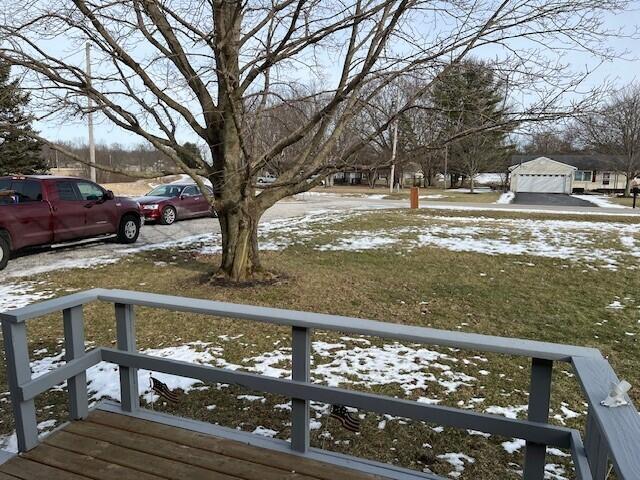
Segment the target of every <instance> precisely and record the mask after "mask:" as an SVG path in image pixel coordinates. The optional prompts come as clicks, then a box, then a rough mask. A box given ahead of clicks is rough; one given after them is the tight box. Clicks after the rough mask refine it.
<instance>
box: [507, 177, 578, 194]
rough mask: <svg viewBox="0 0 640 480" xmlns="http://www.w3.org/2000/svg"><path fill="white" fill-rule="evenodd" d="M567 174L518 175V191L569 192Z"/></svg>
mask: <svg viewBox="0 0 640 480" xmlns="http://www.w3.org/2000/svg"><path fill="white" fill-rule="evenodd" d="M566 178H567V177H566V176H565V175H518V182H517V184H516V192H530V193H567V190H566V188H565V185H566Z"/></svg>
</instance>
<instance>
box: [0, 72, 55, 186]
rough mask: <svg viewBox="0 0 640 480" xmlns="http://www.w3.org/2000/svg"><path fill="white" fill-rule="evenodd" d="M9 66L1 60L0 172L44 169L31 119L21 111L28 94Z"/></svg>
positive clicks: (45, 166)
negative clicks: (32, 134) (22, 89)
mask: <svg viewBox="0 0 640 480" xmlns="http://www.w3.org/2000/svg"><path fill="white" fill-rule="evenodd" d="M10 74H11V67H10V66H9V65H8V64H7V63H0V175H10V174H22V175H33V174H38V173H46V172H47V170H48V167H47V163H46V161H45V160H44V158H42V155H41V151H40V150H41V147H42V145H41V143H40V142H39V141H38V140H36V139H34V138H33V137H31V136H30V135H29V134H30V133H33V129H32V128H31V119H30V118H29V116H28V115H27V114H26V113H25V112H24V107H25V106H26V105H27V103H28V102H29V94H28V93H25V92H23V91H21V89H20V86H19V84H18V81H17V80H11V75H10Z"/></svg>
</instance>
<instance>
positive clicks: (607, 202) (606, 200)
mask: <svg viewBox="0 0 640 480" xmlns="http://www.w3.org/2000/svg"><path fill="white" fill-rule="evenodd" d="M572 197H575V198H579V199H580V200H585V201H587V202H590V203H593V204H594V205H597V206H598V207H601V208H630V207H627V206H625V205H620V204H619V203H613V202H611V197H607V196H605V195H572Z"/></svg>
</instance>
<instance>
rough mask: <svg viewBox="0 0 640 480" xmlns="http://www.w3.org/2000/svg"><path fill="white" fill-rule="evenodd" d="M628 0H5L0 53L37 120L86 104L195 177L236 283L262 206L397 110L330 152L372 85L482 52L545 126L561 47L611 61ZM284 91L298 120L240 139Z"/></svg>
mask: <svg viewBox="0 0 640 480" xmlns="http://www.w3.org/2000/svg"><path fill="white" fill-rule="evenodd" d="M627 4H628V2H627V1H626V0H606V1H602V0H554V1H552V2H549V1H548V0H512V1H508V0H504V1H503V0H474V1H471V0H460V1H455V2H450V3H446V4H444V5H443V4H442V3H439V2H432V1H429V0H340V1H338V0H116V1H106V0H15V1H13V2H11V7H10V11H9V9H6V10H5V14H4V18H2V19H0V41H1V44H0V45H1V46H0V59H2V60H5V61H8V62H9V63H11V64H12V65H14V66H16V67H17V69H22V73H21V74H22V75H24V84H25V85H29V86H30V89H31V92H32V102H33V105H34V106H35V107H37V113H38V116H39V117H40V118H41V119H46V120H47V121H50V122H54V121H61V122H62V121H66V120H67V119H69V118H77V117H78V116H83V115H86V114H87V113H88V111H87V108H88V107H87V102H86V97H87V96H88V97H90V98H91V99H92V102H93V107H92V110H93V111H94V113H95V114H96V116H97V117H101V118H102V119H106V120H108V121H110V122H112V123H113V124H115V125H116V126H117V127H119V128H121V129H123V130H124V131H126V132H129V133H130V134H132V135H137V136H139V137H141V138H142V139H144V140H146V141H147V142H149V143H151V144H152V145H154V147H156V148H157V149H159V150H160V151H162V152H163V153H165V154H166V155H168V156H169V157H170V158H171V159H172V160H173V161H174V162H175V164H176V165H177V166H178V167H179V168H180V169H181V170H183V171H184V172H186V173H188V174H189V175H191V176H192V177H193V179H194V180H195V181H196V183H198V184H200V185H201V184H202V181H201V179H200V177H199V176H198V174H202V175H205V176H206V177H208V178H209V179H210V180H211V182H212V183H213V186H214V198H211V199H210V201H211V202H212V204H214V206H215V208H216V210H217V211H218V212H219V221H220V226H221V231H222V247H223V249H222V261H221V266H220V273H221V274H222V275H223V276H224V277H225V278H226V279H229V280H231V281H244V280H246V279H248V278H250V277H252V276H253V275H254V274H255V273H256V272H259V271H260V262H259V256H258V240H257V228H258V221H259V219H260V217H261V215H262V214H263V212H264V211H265V210H266V209H267V208H269V207H270V206H272V205H273V204H274V203H275V202H277V201H278V200H280V199H282V198H284V197H286V196H289V195H292V194H295V193H298V192H302V191H305V190H308V189H309V188H312V187H313V186H315V185H317V184H318V183H319V182H320V181H321V179H322V178H323V177H325V176H326V175H328V174H330V173H331V172H334V171H336V170H338V169H340V168H342V167H343V166H344V165H346V164H349V163H350V162H352V161H353V159H354V158H355V156H356V154H357V152H358V151H359V150H361V149H362V148H363V147H364V146H365V145H367V144H368V143H369V140H370V139H371V138H373V137H374V136H375V135H377V134H379V133H380V132H382V131H384V130H386V129H387V128H388V126H389V124H391V123H392V122H393V121H394V119H395V118H396V117H397V115H398V114H399V112H402V111H404V110H405V109H407V108H409V107H410V106H411V104H412V101H413V98H406V99H404V100H405V101H404V103H403V104H401V105H396V106H395V108H394V111H389V112H387V119H386V121H384V122H383V123H382V124H381V125H379V126H378V127H376V128H375V129H373V130H372V131H371V132H370V134H368V135H366V136H364V138H363V137H362V136H360V137H357V138H353V139H351V141H349V142H348V143H345V144H343V145H341V148H340V149H339V150H338V149H336V148H335V146H336V144H337V143H338V141H339V140H340V139H344V135H343V134H344V133H345V130H346V129H347V126H348V125H349V124H350V122H351V121H352V119H353V118H354V117H355V116H356V115H358V113H359V112H360V111H361V110H362V109H363V108H365V106H366V105H368V103H369V101H370V100H371V99H372V98H373V97H375V96H376V95H377V94H378V92H380V91H381V90H382V89H384V88H385V87H386V86H388V85H391V84H394V83H396V82H397V81H398V79H399V78H404V77H407V76H414V77H421V78H424V79H426V80H427V81H426V82H425V88H428V84H429V82H432V81H433V80H434V79H436V78H437V77H438V76H439V75H441V74H442V72H443V71H446V69H447V68H450V67H449V66H448V65H455V64H457V63H458V62H460V61H461V60H462V59H464V58H465V57H467V56H468V55H469V54H470V53H471V52H473V51H474V50H475V49H478V48H484V47H487V46H488V45H493V46H494V47H495V49H496V51H499V57H500V61H499V64H500V65H501V67H502V68H504V69H505V70H508V71H510V72H511V74H512V76H514V77H517V78H519V80H520V82H521V84H522V87H523V88H525V85H526V88H527V89H528V92H530V93H531V92H534V93H535V94H531V95H528V97H527V98H528V99H529V100H527V103H526V104H523V105H522V106H521V107H522V108H520V109H514V111H513V115H512V117H511V118H510V119H509V121H512V122H521V121H523V120H526V119H527V118H529V117H531V116H532V115H533V116H536V117H537V116H539V115H542V114H543V115H545V116H548V117H549V118H556V117H557V116H559V115H563V114H566V112H567V110H572V109H574V108H575V106H569V105H568V104H567V102H566V101H565V99H564V97H563V94H564V93H566V92H569V91H574V90H575V89H576V87H577V86H578V85H579V84H580V82H581V80H582V79H583V78H584V75H583V74H576V72H571V71H570V70H568V69H567V68H566V67H565V65H566V63H565V62H563V61H562V56H563V55H564V52H572V51H575V50H579V51H585V50H586V51H588V52H589V53H590V54H591V55H592V56H593V57H594V58H601V59H603V60H605V59H608V58H611V56H612V52H611V51H610V50H609V49H608V48H607V46H606V42H603V40H604V39H605V38H606V37H607V36H609V35H614V34H617V33H618V32H612V31H607V30H606V29H605V28H604V27H603V23H602V20H601V18H602V16H603V15H605V14H607V13H609V12H612V11H613V12H615V11H618V10H619V9H622V8H626V7H627ZM86 42H89V43H90V44H91V46H92V49H93V52H94V55H93V57H94V62H95V65H94V68H93V72H94V73H93V77H92V78H91V79H90V80H91V81H89V79H88V78H87V77H86V75H85V73H84V70H83V68H82V60H81V54H80V52H81V49H82V47H83V46H84V44H85V43H86ZM61 49H62V50H64V51H61ZM444 59H446V60H447V61H446V62H445V61H444ZM296 82H297V83H301V84H304V85H306V86H307V87H309V90H311V91H313V92H314V94H313V95H314V102H312V103H313V109H312V111H310V112H305V114H304V115H302V116H301V120H300V124H299V125H297V126H295V128H293V130H290V129H284V130H283V131H282V133H281V134H279V135H278V137H277V138H273V139H272V140H270V141H269V142H268V143H267V142H254V140H253V128H254V127H255V125H256V122H262V121H264V118H265V116H268V115H270V114H272V112H273V110H272V109H273V108H274V106H275V105H277V104H278V103H279V102H284V103H286V102H287V101H288V99H286V98H285V99H282V98H281V91H282V87H283V86H286V85H291V84H293V83H296ZM314 85H315V86H316V87H314ZM418 93H420V92H416V94H418ZM36 103H37V105H36ZM486 128H487V127H486V126H483V129H486ZM465 133H466V132H457V133H456V136H457V137H460V136H463V135H465ZM184 137H188V138H190V139H194V138H196V139H197V140H198V142H202V143H203V144H206V145H207V147H208V148H209V150H210V154H211V155H210V156H211V159H212V163H211V164H208V163H207V162H203V161H200V160H199V159H197V158H195V159H193V161H194V162H195V164H196V165H197V166H198V168H190V167H189V165H187V163H185V162H184V160H183V158H184V157H185V155H189V151H188V150H187V149H185V148H184V147H183V145H184ZM181 138H182V139H183V141H180V139H181ZM42 140H46V139H42ZM301 142H302V143H301ZM50 143H52V142H50ZM298 144H303V145H304V147H303V148H298V149H297V151H296V154H295V155H292V158H293V161H292V162H291V163H290V165H289V166H288V167H287V168H286V169H285V170H283V171H282V172H281V173H280V176H279V177H278V180H277V181H276V182H275V183H274V184H272V185H270V186H269V187H268V188H265V189H263V190H262V191H261V192H260V193H257V192H256V178H257V176H258V174H259V173H260V172H261V171H263V169H264V168H265V167H268V166H269V165H270V164H271V163H272V162H274V161H276V159H278V158H280V157H281V156H282V155H283V153H285V154H286V152H287V149H290V148H293V147H295V146H297V145H298ZM53 148H54V147H53ZM201 186H202V185H201Z"/></svg>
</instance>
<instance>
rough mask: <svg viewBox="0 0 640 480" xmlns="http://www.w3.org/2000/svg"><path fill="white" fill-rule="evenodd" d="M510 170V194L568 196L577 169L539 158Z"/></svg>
mask: <svg viewBox="0 0 640 480" xmlns="http://www.w3.org/2000/svg"><path fill="white" fill-rule="evenodd" d="M510 170H511V191H512V192H516V193H517V192H529V193H567V194H570V193H571V192H572V190H573V176H574V172H575V171H576V170H577V168H576V167H573V166H571V165H567V164H566V163H560V162H556V161H555V160H551V159H550V158H547V157H539V158H536V159H534V160H530V161H528V162H524V163H521V164H519V165H514V166H512V167H510Z"/></svg>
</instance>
